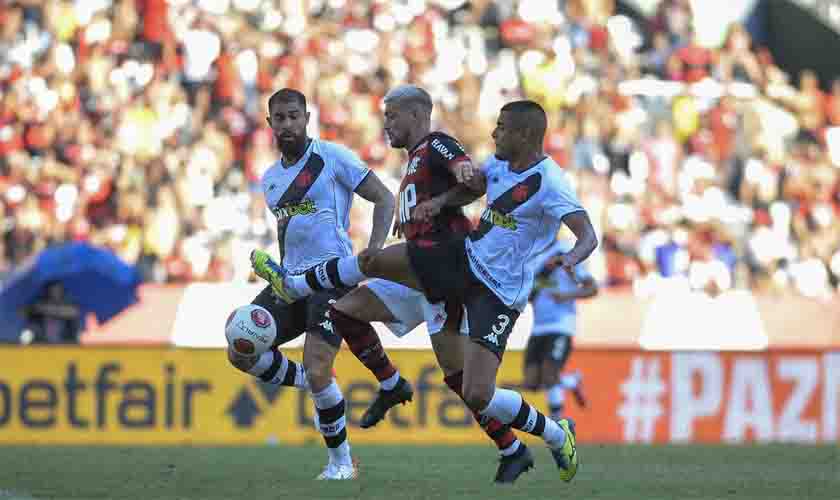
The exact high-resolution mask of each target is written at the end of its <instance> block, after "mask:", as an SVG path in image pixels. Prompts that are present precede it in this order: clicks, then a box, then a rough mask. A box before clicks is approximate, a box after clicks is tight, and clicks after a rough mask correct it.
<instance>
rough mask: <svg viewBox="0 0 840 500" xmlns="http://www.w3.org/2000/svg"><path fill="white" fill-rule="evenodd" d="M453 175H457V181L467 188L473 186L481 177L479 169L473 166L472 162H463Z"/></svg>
mask: <svg viewBox="0 0 840 500" xmlns="http://www.w3.org/2000/svg"><path fill="white" fill-rule="evenodd" d="M453 173H454V174H455V180H457V181H458V182H460V183H461V184H466V185H467V186H471V185H473V184H474V183H475V180H476V178H477V177H478V175H479V171H478V167H476V166H475V165H473V162H471V161H462V162H461V163H459V164H458V165H457V166H456V167H455V169H454V172H453Z"/></svg>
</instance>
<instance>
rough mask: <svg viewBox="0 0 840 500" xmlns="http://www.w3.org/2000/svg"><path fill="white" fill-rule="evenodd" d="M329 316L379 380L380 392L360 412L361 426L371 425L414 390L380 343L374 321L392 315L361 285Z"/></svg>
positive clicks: (362, 361)
mask: <svg viewBox="0 0 840 500" xmlns="http://www.w3.org/2000/svg"><path fill="white" fill-rule="evenodd" d="M330 320H331V321H332V324H333V328H334V329H335V331H336V333H338V334H339V335H340V336H341V337H342V338H343V339H344V341H345V342H346V343H347V346H348V347H349V348H350V351H351V352H352V353H353V355H354V356H356V358H357V359H358V360H359V361H360V362H361V363H362V364H363V365H365V367H366V368H367V369H368V370H370V372H371V373H372V374H373V375H374V376H375V377H376V379H377V380H378V381H379V392H378V393H377V396H376V399H375V400H374V401H373V404H371V406H370V407H369V408H368V409H367V410H366V411H365V413H364V414H363V415H362V419H361V422H360V424H359V425H360V427H362V428H368V427H373V426H374V425H376V424H377V423H379V421H381V420H382V419H383V418H384V417H385V414H386V413H387V412H388V410H389V409H391V408H392V407H393V406H395V405H398V404H404V403H406V402H408V401H411V399H412V397H413V395H414V391H413V389H412V387H411V384H410V383H409V382H408V380H406V379H404V378H403V377H401V376H400V372H399V370H397V368H396V367H395V366H394V365H393V363H391V360H390V359H389V358H388V355H387V354H386V353H385V350H384V349H383V347H382V342H381V341H380V340H379V335H378V334H377V333H376V330H374V329H373V327H372V326H371V324H370V323H371V322H373V321H382V322H391V321H395V318H394V316H393V315H392V314H391V312H390V311H389V310H388V308H387V307H386V306H385V304H383V303H382V301H381V300H380V299H379V298H378V297H377V296H376V295H375V294H374V293H373V292H371V291H370V289H368V287H366V286H361V287H359V288H357V289H355V290H353V291H352V292H350V293H348V294H347V295H345V296H344V297H342V298H341V299H340V300H339V301H338V302H336V303H335V304H333V307H332V309H331V310H330Z"/></svg>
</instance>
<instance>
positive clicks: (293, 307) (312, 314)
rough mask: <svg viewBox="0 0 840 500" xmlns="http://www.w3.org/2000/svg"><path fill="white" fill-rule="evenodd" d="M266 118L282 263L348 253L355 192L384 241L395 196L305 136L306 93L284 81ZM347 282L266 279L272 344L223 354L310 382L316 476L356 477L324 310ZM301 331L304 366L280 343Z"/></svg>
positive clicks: (302, 266)
mask: <svg viewBox="0 0 840 500" xmlns="http://www.w3.org/2000/svg"><path fill="white" fill-rule="evenodd" d="M268 110H269V116H268V118H267V119H268V124H269V125H270V126H271V128H272V130H273V132H274V137H275V139H276V140H277V144H278V147H279V149H280V152H281V159H280V160H279V161H278V162H277V163H275V164H274V165H273V166H272V167H271V168H269V169H268V170H267V171H266V172H265V174H264V175H263V178H262V181H261V183H262V190H263V194H264V195H265V201H266V203H267V205H268V206H269V208H270V209H271V211H272V212H273V213H274V215H275V216H276V217H277V228H278V238H279V243H280V253H281V255H282V261H283V264H284V266H285V268H286V269H288V270H289V271H290V272H293V273H295V272H300V273H302V272H305V271H306V270H307V269H309V268H311V267H312V266H315V265H317V264H319V263H321V262H325V261H328V260H330V259H333V258H337V257H344V256H349V255H352V253H353V250H352V245H351V242H350V237H349V235H348V234H347V229H348V226H349V216H350V206H351V203H352V200H353V193H356V194H358V195H359V196H361V197H362V198H364V199H366V200H368V201H370V202H372V203H374V204H375V207H374V212H373V229H372V232H371V235H370V241H369V243H368V248H369V249H378V248H381V247H382V245H383V244H384V243H385V239H386V238H387V236H388V229H389V227H390V225H391V219H392V218H393V213H394V197H393V195H392V194H391V192H390V191H389V190H388V188H387V187H385V185H384V184H383V183H382V182H381V181H380V180H379V178H378V177H377V176H376V174H374V173H373V172H371V171H370V170H369V169H368V168H367V167H366V166H365V165H364V163H362V161H361V160H360V159H359V158H358V156H356V155H355V154H354V153H353V152H351V151H350V150H349V149H347V148H345V147H344V146H341V145H339V144H334V143H331V142H327V141H321V140H318V139H316V138H311V137H308V136H307V134H306V125H307V122H308V121H309V113H308V112H307V110H306V98H305V97H304V95H303V94H301V93H300V92H298V91H296V90H293V89H282V90H280V91H278V92H276V93H275V94H274V95H272V96H271V98H270V99H269V101H268ZM350 289H351V286H350V285H348V286H342V287H338V288H334V289H329V290H321V291H319V292H317V293H314V294H312V295H311V296H309V297H305V298H304V297H301V298H300V299H298V300H295V301H293V302H291V303H287V302H285V301H283V300H280V299H279V298H277V297H275V295H274V293H273V292H272V287H271V286H267V287H266V288H265V289H264V290H263V291H262V292H261V293H260V294H259V295H258V296H257V297H256V298H255V299H254V301H253V303H254V304H257V305H259V306H262V307H264V308H266V309H267V310H268V311H270V312H271V314H272V316H273V317H274V321H275V324H276V325H277V340H276V342H275V348H274V349H272V350H269V351H268V352H266V353H264V354H262V355H261V356H260V357H259V358H258V359H254V358H245V357H242V356H238V355H237V354H236V353H235V352H234V351H233V350H232V349H230V348H229V349H228V358H229V360H230V361H231V363H232V364H233V365H234V366H236V367H237V368H238V369H240V370H242V371H245V372H247V373H249V374H251V375H253V376H255V377H258V378H259V379H261V380H263V381H265V382H268V383H273V384H280V385H288V386H295V387H299V388H308V389H309V391H310V393H311V395H312V399H313V401H314V403H315V409H316V417H317V419H316V420H317V422H318V427H319V430H320V432H321V434H322V435H323V436H324V442H325V443H326V445H327V451H328V452H329V463H328V464H327V466H326V468H325V469H324V471H323V472H322V473H321V474H320V475H319V476H318V479H354V478H355V477H356V475H357V471H356V468H355V465H354V464H353V461H352V459H351V456H350V446H349V443H348V442H347V430H346V429H345V416H344V412H345V403H344V397H343V396H342V394H341V389H339V387H338V384H336V382H335V380H334V378H333V372H332V366H333V361H334V360H335V356H336V354H337V353H338V349H339V347H341V337H339V336H338V335H337V334H336V333H335V332H334V331H333V327H332V323H331V322H330V319H329V317H328V316H327V312H328V310H329V307H330V304H332V303H333V302H335V301H336V300H338V299H340V298H341V297H342V296H343V295H345V294H346V293H347V292H348V291H349V290H350ZM304 332H305V333H306V334H307V335H306V340H305V344H304V348H303V367H301V366H299V365H298V364H297V363H295V362H294V361H292V360H290V359H288V358H287V357H286V356H285V355H283V353H282V352H280V350H279V349H277V346H279V345H282V344H284V343H286V342H288V341H290V340H292V339H294V338H297V337H298V336H300V335H301V334H302V333H304Z"/></svg>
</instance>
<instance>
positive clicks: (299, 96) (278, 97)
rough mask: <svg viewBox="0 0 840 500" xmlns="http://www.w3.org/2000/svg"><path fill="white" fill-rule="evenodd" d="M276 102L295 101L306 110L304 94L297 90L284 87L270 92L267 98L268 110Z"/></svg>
mask: <svg viewBox="0 0 840 500" xmlns="http://www.w3.org/2000/svg"><path fill="white" fill-rule="evenodd" d="M278 102H296V103H298V104H300V105H301V107H302V108H303V110H304V111H306V96H305V95H303V93H302V92H300V91H299V90H295V89H290V88H284V89H280V90H278V91H277V92H275V93H274V94H272V95H271V97H269V98H268V111H269V112H271V109H272V108H273V107H274V105H275V104H277V103H278Z"/></svg>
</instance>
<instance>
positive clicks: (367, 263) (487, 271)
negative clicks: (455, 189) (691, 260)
mask: <svg viewBox="0 0 840 500" xmlns="http://www.w3.org/2000/svg"><path fill="white" fill-rule="evenodd" d="M546 127H547V118H546V115H545V111H544V110H543V109H542V107H541V106H540V105H539V104H537V103H535V102H533V101H516V102H512V103H508V104H506V105H505V106H503V107H502V110H501V112H500V114H499V119H498V121H497V124H496V128H495V130H494V131H493V139H494V141H495V142H496V155H495V157H494V158H491V159H490V160H489V161H488V162H487V163H486V164H485V165H484V166H483V168H482V169H480V170H478V169H476V168H475V167H474V166H473V165H472V163H469V162H461V163H460V164H459V165H458V166H457V168H455V169H454V174H455V176H456V178H457V179H458V180H459V182H461V183H463V184H465V185H466V186H467V187H468V188H469V189H470V190H471V191H472V193H473V196H480V195H482V194H484V193H485V192H486V194H487V201H488V207H487V209H486V210H485V211H484V213H483V214H482V216H481V222H480V225H479V227H478V228H477V229H476V230H474V231H472V232H471V233H470V235H469V237H468V238H466V239H465V240H460V239H454V240H449V241H446V242H441V243H438V244H434V245H420V244H417V243H414V244H412V242H409V243H408V244H397V245H391V246H389V247H387V248H383V249H381V250H379V251H375V252H374V251H367V252H363V253H361V254H360V255H359V256H354V257H345V258H340V259H335V260H331V261H328V262H326V263H324V264H321V265H318V266H316V267H315V268H313V269H311V270H309V271H307V272H306V273H305V274H303V275H298V276H294V275H291V274H289V273H288V272H287V271H286V270H285V269H283V268H282V267H281V266H276V265H275V266H273V268H272V271H273V274H272V276H271V279H270V281H271V284H272V287H273V289H274V290H275V292H277V293H278V295H280V296H285V298H286V300H290V299H292V298H293V297H300V296H305V295H308V294H310V293H312V291H313V290H321V289H328V288H334V287H335V286H337V285H339V286H341V285H347V284H351V283H358V282H359V281H361V280H363V279H365V278H366V277H377V278H383V279H387V280H391V281H396V282H398V283H401V284H403V285H406V286H409V287H411V288H415V289H418V290H422V291H423V293H424V295H425V296H426V298H427V299H428V300H429V301H430V302H433V303H434V302H439V301H441V300H447V299H448V300H450V301H451V300H456V301H457V300H462V301H463V302H464V307H465V310H466V313H467V319H468V325H469V332H470V333H469V335H470V339H471V340H472V342H469V343H467V345H466V346H465V355H464V375H463V387H462V390H463V394H464V398H465V400H466V401H467V405H468V406H469V407H470V408H471V409H472V410H473V411H475V412H478V413H479V414H480V415H481V416H482V417H488V418H495V419H497V420H499V421H500V422H502V423H505V424H510V425H511V427H513V428H516V429H520V430H524V431H525V432H528V433H530V434H533V435H536V436H540V437H542V438H543V440H544V441H546V443H547V444H548V446H549V449H550V450H551V452H552V456H553V457H554V460H555V462H556V463H557V466H558V467H559V468H560V469H561V471H560V477H561V479H563V480H564V481H571V480H572V478H573V477H574V476H575V474H576V473H577V464H578V457H577V451H576V447H575V433H574V432H575V429H574V422H572V421H571V420H568V419H562V420H560V421H559V422H555V421H553V420H551V419H546V418H545V415H543V414H542V413H540V412H539V411H538V410H537V409H536V408H534V407H532V406H531V405H529V404H528V403H527V402H526V401H525V400H524V399H523V398H522V396H521V395H520V394H519V393H518V392H516V391H512V390H508V389H500V388H498V387H496V383H495V380H496V374H497V372H498V368H499V365H500V363H501V359H502V354H503V353H504V350H505V346H506V344H507V339H508V336H509V335H510V332H511V331H512V329H513V325H514V324H515V323H516V320H517V319H518V317H519V314H520V312H521V311H522V309H523V308H524V307H525V304H526V303H527V301H528V296H529V294H530V292H531V289H532V288H533V282H534V275H535V269H534V265H533V260H534V258H535V257H536V256H538V255H539V254H540V253H542V252H544V251H545V250H546V249H547V248H548V247H549V246H550V245H551V244H552V242H553V241H554V238H555V234H557V231H558V230H559V228H560V226H561V224H565V225H566V226H567V227H568V228H569V229H570V230H571V231H572V233H574V235H575V236H576V238H577V240H576V241H575V245H574V247H573V248H572V249H571V250H570V251H569V252H567V253H565V254H563V255H561V256H559V257H558V258H557V262H558V265H559V266H560V267H562V268H563V269H565V270H566V271H567V272H569V273H571V272H572V271H573V269H574V267H575V266H576V265H577V264H578V263H580V262H582V261H583V260H584V259H586V258H587V257H588V256H589V255H590V254H591V253H592V251H593V250H594V249H595V247H596V246H597V244H598V243H597V238H596V236H595V231H594V229H593V228H592V224H591V222H590V220H589V216H588V215H587V213H586V211H585V210H584V209H583V207H582V206H581V205H580V202H579V201H578V200H577V197H576V196H575V194H574V192H573V191H572V189H571V186H570V185H569V183H568V181H567V180H566V178H565V176H564V173H563V171H562V169H561V168H560V167H559V166H558V165H557V164H556V163H555V162H554V161H553V160H552V159H551V158H549V157H547V156H546V155H545V154H544V153H543V150H542V144H543V138H544V136H545V130H546ZM400 201H401V202H402V201H403V199H402V198H401V200H400ZM459 203H461V201H460V200H459ZM401 210H402V209H401Z"/></svg>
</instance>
